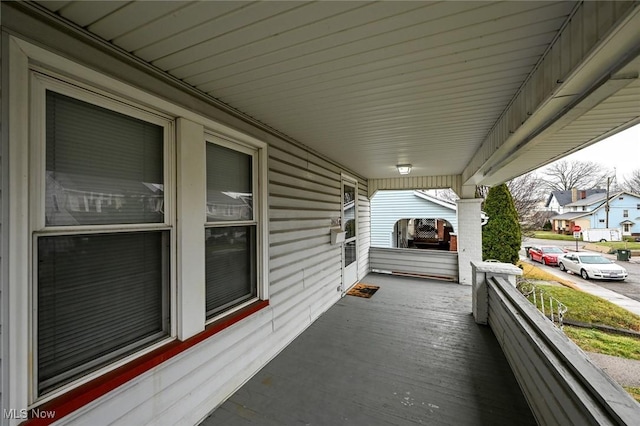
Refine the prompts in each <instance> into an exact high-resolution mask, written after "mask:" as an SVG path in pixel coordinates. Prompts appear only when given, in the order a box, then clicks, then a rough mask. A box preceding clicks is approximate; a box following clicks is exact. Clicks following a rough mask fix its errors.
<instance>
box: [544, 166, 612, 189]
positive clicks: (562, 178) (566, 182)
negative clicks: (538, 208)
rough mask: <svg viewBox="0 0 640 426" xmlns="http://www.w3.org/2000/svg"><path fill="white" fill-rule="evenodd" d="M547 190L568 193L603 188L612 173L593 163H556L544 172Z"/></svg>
mask: <svg viewBox="0 0 640 426" xmlns="http://www.w3.org/2000/svg"><path fill="white" fill-rule="evenodd" d="M542 173H544V176H545V177H544V178H542V181H543V183H544V186H545V189H547V190H548V191H567V190H570V189H573V188H579V189H592V188H603V187H604V186H606V184H607V177H608V176H611V172H610V171H609V170H607V169H605V168H604V167H603V166H602V165H600V164H598V163H594V162H593V161H556V162H555V163H552V164H551V165H550V166H547V167H546V168H545V169H544V170H542Z"/></svg>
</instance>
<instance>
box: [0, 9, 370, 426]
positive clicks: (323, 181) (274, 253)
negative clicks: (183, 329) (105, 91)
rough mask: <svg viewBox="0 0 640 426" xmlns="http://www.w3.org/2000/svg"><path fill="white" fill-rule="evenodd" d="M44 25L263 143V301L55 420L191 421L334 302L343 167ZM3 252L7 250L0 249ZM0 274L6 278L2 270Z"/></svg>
mask: <svg viewBox="0 0 640 426" xmlns="http://www.w3.org/2000/svg"><path fill="white" fill-rule="evenodd" d="M3 6H4V5H3ZM3 10H4V9H3ZM15 13H18V12H15ZM18 14H19V15H20V17H21V19H24V20H25V22H30V23H32V24H33V25H25V26H23V27H21V28H14V30H16V31H17V32H18V33H20V31H18V30H22V31H24V32H26V33H29V34H31V35H32V36H33V35H35V36H37V37H36V39H37V38H38V37H39V34H40V33H39V32H38V28H39V29H43V28H42V26H41V24H40V23H38V22H39V21H36V20H33V19H31V18H28V17H27V16H24V15H22V14H21V13H18ZM21 22H22V21H21ZM32 28H33V29H32ZM46 31H47V33H48V34H50V36H49V37H48V38H47V40H46V41H43V42H42V43H41V45H42V47H44V48H48V49H49V50H51V51H60V50H64V48H65V46H67V45H69V43H71V44H73V45H74V46H76V48H77V49H76V51H74V52H71V53H70V54H69V55H68V57H69V59H70V60H74V61H75V62H77V63H78V64H81V65H82V64H83V63H86V60H87V58H95V57H100V58H102V59H101V62H100V66H96V67H93V68H94V69H96V70H98V71H99V70H104V72H105V74H106V75H108V76H110V75H113V74H111V73H110V72H109V70H117V75H119V76H126V77H127V78H128V79H129V83H130V84H132V85H134V86H138V87H140V83H138V84H136V83H135V82H144V87H141V89H143V90H146V91H149V92H150V93H152V94H156V95H159V96H161V97H163V98H164V99H174V100H175V102H176V103H178V104H180V105H182V106H183V107H184V106H189V109H191V110H192V111H196V112H198V113H200V114H201V115H202V116H203V117H207V118H209V119H211V120H215V121H218V122H223V123H231V124H230V126H231V127H235V128H236V129H237V130H238V131H241V132H244V133H245V134H247V135H252V136H254V137H257V138H258V139H260V140H262V141H264V142H265V143H267V145H268V148H267V154H268V156H269V157H268V159H267V168H268V171H267V177H268V182H260V185H264V184H266V185H267V193H268V199H267V200H266V202H267V205H268V218H267V220H268V223H267V226H268V232H269V240H270V241H269V247H268V257H269V260H268V264H269V272H268V281H269V295H270V300H269V306H268V307H266V308H264V309H262V310H260V311H258V312H257V313H254V314H252V315H251V316H249V317H247V318H245V319H243V320H241V321H239V322H238V323H235V324H234V325H232V326H230V327H228V328H226V329H225V330H223V331H221V332H219V333H217V334H215V335H213V336H212V337H210V338H208V339H206V340H205V341H203V342H201V343H198V344H197V345H195V346H193V347H191V348H190V349H188V350H186V351H185V352H182V353H181V354H179V355H177V356H175V357H174V358H171V359H169V360H167V361H165V362H163V363H161V364H160V365H158V366H156V367H155V368H153V369H151V370H149V371H147V372H145V373H144V374H142V375H141V376H139V377H137V378H135V379H133V380H131V381H129V382H127V383H125V384H123V385H122V386H119V387H118V388H116V389H114V390H113V391H111V392H109V393H107V394H106V395H104V396H102V397H100V398H98V399H97V400H95V401H93V402H91V403H89V404H87V405H86V406H84V407H82V408H80V409H79V410H77V411H75V412H73V413H72V414H70V415H68V416H66V417H64V418H63V419H62V420H61V421H60V422H59V424H83V425H92V424H154V425H165V424H166V425H176V424H185V425H187V424H189V425H191V424H196V423H197V422H198V421H200V420H201V419H203V418H204V417H205V416H206V414H207V413H209V412H210V411H211V410H213V409H214V408H215V407H216V406H217V405H219V404H220V403H222V402H223V401H224V400H225V399H226V398H227V397H229V396H230V395H231V394H232V392H233V391H234V390H235V389H237V388H238V387H240V386H241V385H242V384H243V383H244V382H245V381H246V380H247V379H249V378H250V377H251V376H252V375H253V374H255V373H256V372H257V371H258V370H259V369H260V368H261V367H263V366H264V365H265V364H266V363H267V362H268V361H269V360H270V359H271V358H272V357H274V356H275V355H276V354H277V353H278V352H280V351H281V350H282V349H283V348H284V347H285V346H286V345H287V344H289V343H290V342H291V340H293V339H294V338H295V337H296V336H297V335H298V334H299V333H300V332H302V331H303V330H304V329H305V328H306V327H308V326H309V325H310V324H311V322H312V321H313V320H315V319H316V318H317V317H318V316H319V315H321V314H322V313H323V312H324V311H325V310H326V309H328V308H329V307H330V306H331V305H333V304H334V303H335V302H336V301H337V300H339V298H340V295H341V294H340V291H338V288H339V286H340V284H341V281H342V269H341V267H342V253H341V247H340V245H331V244H330V231H329V229H330V228H331V226H332V223H333V221H334V220H335V219H338V218H339V217H340V214H341V207H342V202H341V189H340V186H341V175H342V173H349V171H348V170H345V169H343V168H341V167H339V166H337V165H336V164H334V163H332V162H330V161H327V160H325V159H323V158H321V157H320V156H319V155H316V154H314V153H312V152H310V151H309V150H307V149H305V148H303V147H301V146H298V145H295V144H293V143H289V142H287V141H285V140H283V139H280V138H278V137H277V136H276V135H275V134H272V133H267V132H265V131H263V130H262V129H258V128H256V127H254V126H252V125H251V124H249V123H246V122H241V121H240V120H238V119H237V118H236V117H234V116H231V115H228V114H226V113H225V112H223V111H220V110H218V109H217V108H216V107H215V106H212V105H209V104H206V102H204V101H202V100H201V99H198V98H194V97H193V96H191V95H190V94H188V93H183V92H179V91H178V90H177V89H176V88H175V87H174V86H173V85H171V84H169V83H167V82H164V81H162V80H160V79H157V78H155V77H153V76H150V75H148V74H146V73H145V72H144V71H143V70H142V69H141V68H140V67H138V66H137V65H136V64H135V63H133V62H131V61H128V60H127V59H126V58H117V57H116V56H113V55H106V56H105V55H104V53H103V52H102V50H101V49H100V48H97V47H96V46H94V45H92V42H91V40H89V39H82V38H81V37H77V38H76V37H74V36H72V35H69V34H67V33H66V32H64V31H58V30H57V29H55V28H50V27H46ZM27 35H28V34H27ZM47 46H49V47H47ZM61 48H62V49H61ZM192 107H193V108H192ZM3 143H5V141H4V140H3ZM0 154H1V153H0ZM2 161H6V159H4V158H3V159H2ZM5 166H6V164H5ZM0 172H3V173H4V172H6V170H0ZM3 183H4V184H6V182H3ZM358 186H359V203H360V205H359V219H360V227H359V239H360V244H359V249H360V250H359V254H360V261H359V270H360V277H362V276H364V274H366V272H367V271H368V256H367V254H368V242H369V221H368V211H369V203H368V200H367V198H366V194H367V190H368V188H367V182H366V181H365V180H362V179H359V185H358ZM1 191H2V188H1V187H0V196H2V195H5V194H3V193H2V192H1ZM0 201H1V200H0ZM0 206H1V204H0ZM4 208H6V206H5V207H4ZM0 211H1V209H0ZM1 219H2V217H0V226H1V225H2V222H1ZM5 249H6V248H5ZM2 254H6V251H5V252H4V253H2V252H0V255H2ZM2 260H3V261H4V260H5V259H2ZM0 273H1V274H2V275H1V276H2V277H3V280H4V278H5V276H6V271H4V270H2V271H0ZM2 284H3V285H4V284H6V282H3V283H2ZM2 296H4V294H3V295H2ZM5 408H6V407H5ZM16 408H20V407H16Z"/></svg>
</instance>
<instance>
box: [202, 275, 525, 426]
mask: <svg viewBox="0 0 640 426" xmlns="http://www.w3.org/2000/svg"><path fill="white" fill-rule="evenodd" d="M362 282H363V283H367V284H374V285H379V286H380V290H378V291H377V293H376V294H375V295H374V296H373V297H372V298H371V299H363V298H359V297H353V296H346V297H344V298H343V299H342V300H340V301H339V302H338V303H337V304H336V305H334V306H333V307H332V308H331V309H329V310H328V311H327V312H326V313H325V314H324V315H322V316H321V317H320V318H318V320H316V322H315V323H313V324H312V325H311V327H309V328H308V329H307V330H306V331H305V332H303V333H302V334H301V335H300V336H299V337H298V338H297V339H295V340H294V341H293V343H291V344H290V345H289V346H288V347H287V348H286V349H285V350H284V351H282V352H281V353H280V354H279V355H278V356H277V357H276V358H275V359H273V360H272V361H271V362H270V363H269V364H267V365H266V366H265V367H264V368H263V369H262V370H261V371H260V372H259V373H258V374H256V376H254V377H253V378H252V379H251V380H250V381H249V382H247V383H246V384H245V385H244V386H243V387H242V388H240V389H239V390H238V391H237V392H236V393H235V394H234V395H232V396H231V397H230V398H229V399H228V400H227V401H226V402H225V403H224V404H223V405H221V406H220V407H219V408H218V409H217V410H216V411H214V412H213V413H212V414H211V415H210V416H209V417H208V418H207V419H205V420H204V421H203V422H202V425H205V426H212V425H246V424H255V425H279V426H280V425H415V424H431V425H434V424H441V425H514V424H518V425H530V424H531V425H534V424H535V420H534V418H533V415H532V414H531V411H530V410H529V407H528V406H527V403H526V401H525V399H524V397H523V395H522V392H521V391H520V389H519V387H518V385H517V383H516V381H515V378H514V376H513V374H512V373H511V370H510V368H509V366H508V364H507V361H506V359H505V357H504V355H503V354H502V352H501V349H500V347H499V346H498V342H497V341H496V339H495V337H494V335H493V333H492V332H491V330H490V329H489V328H488V327H485V326H479V325H477V324H475V323H474V321H473V317H472V315H471V313H470V312H471V287H469V286H462V285H458V284H451V283H442V282H438V281H429V280H423V279H415V278H404V277H393V276H388V275H378V274H369V275H368V276H367V277H365V278H364V279H363V280H362Z"/></svg>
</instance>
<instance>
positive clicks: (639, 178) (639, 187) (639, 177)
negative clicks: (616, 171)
mask: <svg viewBox="0 0 640 426" xmlns="http://www.w3.org/2000/svg"><path fill="white" fill-rule="evenodd" d="M621 186H622V190H624V191H628V192H631V193H633V194H640V169H636V170H634V171H633V172H631V176H629V177H628V178H626V179H625V180H624V182H623V183H622V185H621Z"/></svg>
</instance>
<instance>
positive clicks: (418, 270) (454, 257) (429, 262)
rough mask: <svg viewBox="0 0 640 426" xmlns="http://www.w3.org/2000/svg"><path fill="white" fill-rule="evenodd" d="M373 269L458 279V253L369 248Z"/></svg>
mask: <svg viewBox="0 0 640 426" xmlns="http://www.w3.org/2000/svg"><path fill="white" fill-rule="evenodd" d="M369 262H370V267H371V269H373V270H381V271H390V272H394V273H404V274H418V275H426V276H430V277H440V278H445V279H450V280H453V281H457V280H458V253H456V252H448V251H436V250H419V249H400V248H381V247H371V248H369Z"/></svg>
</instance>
